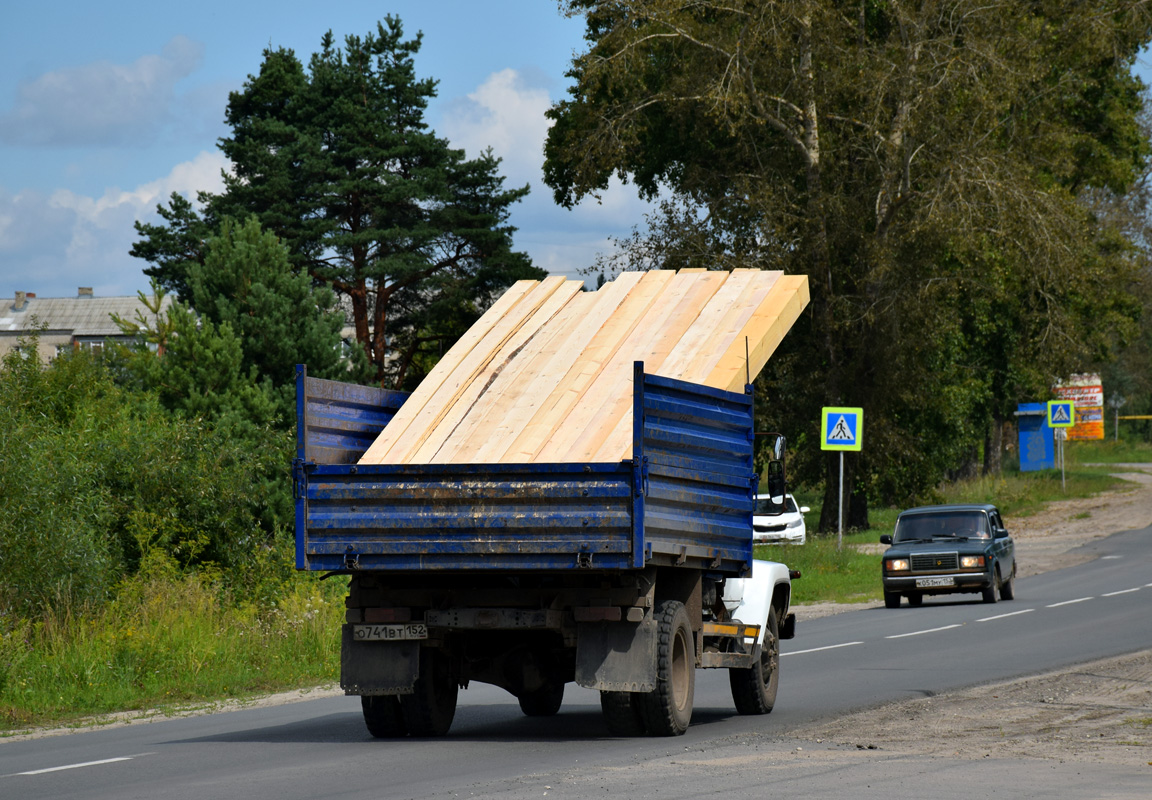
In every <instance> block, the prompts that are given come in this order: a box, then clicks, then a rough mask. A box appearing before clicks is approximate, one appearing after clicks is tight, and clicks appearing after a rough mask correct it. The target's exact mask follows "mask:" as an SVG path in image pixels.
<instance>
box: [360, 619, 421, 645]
mask: <svg viewBox="0 0 1152 800" xmlns="http://www.w3.org/2000/svg"><path fill="white" fill-rule="evenodd" d="M352 638H354V639H355V640H356V641H358V642H399V641H404V640H408V639H427V638H428V626H427V625H425V624H424V623H423V622H405V623H404V624H402V625H353V626H352Z"/></svg>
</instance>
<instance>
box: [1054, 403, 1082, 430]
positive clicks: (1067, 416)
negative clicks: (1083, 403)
mask: <svg viewBox="0 0 1152 800" xmlns="http://www.w3.org/2000/svg"><path fill="white" fill-rule="evenodd" d="M1075 424H1076V411H1075V404H1074V402H1073V401H1072V400H1049V401H1048V427H1049V428H1071V427H1072V426H1073V425H1075Z"/></svg>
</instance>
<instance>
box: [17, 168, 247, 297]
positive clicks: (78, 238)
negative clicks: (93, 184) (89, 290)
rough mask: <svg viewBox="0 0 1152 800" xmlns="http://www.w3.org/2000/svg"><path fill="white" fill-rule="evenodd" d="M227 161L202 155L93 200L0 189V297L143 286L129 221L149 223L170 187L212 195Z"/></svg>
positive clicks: (129, 290) (119, 291)
mask: <svg viewBox="0 0 1152 800" xmlns="http://www.w3.org/2000/svg"><path fill="white" fill-rule="evenodd" d="M228 166H229V165H228V161H227V159H225V158H224V156H223V155H221V154H219V153H217V152H203V153H201V154H200V155H198V156H197V157H196V158H195V159H193V160H192V161H188V162H185V163H182V164H178V165H177V166H176V167H174V168H173V169H172V170H171V171H170V172H169V173H168V174H167V175H166V176H164V177H163V178H160V179H158V180H155V181H150V182H149V183H145V184H142V185H140V186H137V187H136V188H134V189H131V190H127V191H125V190H122V189H120V188H118V187H112V188H109V189H108V190H106V191H105V192H104V194H103V195H101V196H99V197H87V196H84V195H80V194H76V193H75V192H71V191H68V190H66V189H61V190H58V191H57V192H55V193H54V194H52V195H51V196H50V197H45V196H44V195H41V194H39V193H36V192H33V191H24V192H20V193H19V194H16V195H9V194H6V193H4V192H3V191H0V258H2V259H3V264H4V268H3V273H2V276H3V278H4V279H5V280H4V284H5V285H4V286H0V297H2V296H3V295H4V294H10V293H11V292H13V291H15V290H21V291H30V292H36V293H37V294H39V295H40V296H41V297H68V296H71V295H72V294H74V293H75V291H76V287H77V286H92V287H94V288H95V291H96V293H97V294H99V295H131V294H135V292H136V291H137V289H146V288H147V286H148V280H147V278H145V276H144V274H143V270H144V268H145V267H146V266H147V265H146V264H145V263H144V262H143V261H140V260H139V259H136V258H132V257H131V256H129V255H128V251H129V250H130V249H131V247H132V245H133V244H134V243H135V242H136V239H137V236H136V231H135V229H134V227H133V224H132V223H133V222H136V221H138V220H139V221H144V222H149V221H154V220H156V219H157V217H156V215H155V209H156V206H157V205H162V204H165V203H167V200H168V197H169V196H170V195H171V194H172V192H178V193H180V194H183V195H185V196H186V197H189V198H193V199H194V198H195V196H196V192H197V191H210V192H219V191H220V190H221V188H222V185H223V184H222V180H221V178H220V171H221V170H222V169H225V168H227V167H228Z"/></svg>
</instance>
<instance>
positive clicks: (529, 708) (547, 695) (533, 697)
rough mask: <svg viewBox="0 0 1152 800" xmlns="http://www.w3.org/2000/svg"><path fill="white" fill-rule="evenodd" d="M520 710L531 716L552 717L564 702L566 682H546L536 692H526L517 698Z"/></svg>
mask: <svg viewBox="0 0 1152 800" xmlns="http://www.w3.org/2000/svg"><path fill="white" fill-rule="evenodd" d="M517 699H518V700H519V701H520V710H521V711H523V712H524V713H525V714H526V715H528V716H529V717H551V716H552V715H553V714H555V713H556V712H557V711H559V710H560V706H561V705H563V704H564V684H562V683H546V684H544V685H543V686H541V687H540V688H539V689H537V690H536V691H534V692H525V693H524V694H522V695H520V696H519V697H518V698H517Z"/></svg>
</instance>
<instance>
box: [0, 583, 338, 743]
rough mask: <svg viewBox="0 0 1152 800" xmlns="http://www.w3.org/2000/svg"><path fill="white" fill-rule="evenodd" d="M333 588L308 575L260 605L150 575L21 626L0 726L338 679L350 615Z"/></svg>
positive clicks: (0, 686) (14, 628) (1, 686)
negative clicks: (343, 630) (100, 601)
mask: <svg viewBox="0 0 1152 800" xmlns="http://www.w3.org/2000/svg"><path fill="white" fill-rule="evenodd" d="M333 583H335V582H333ZM332 595H333V592H332V590H331V589H329V588H328V587H327V586H324V587H323V588H322V586H321V584H319V583H318V582H317V581H316V580H314V579H313V580H304V579H303V578H301V579H300V580H298V581H294V582H293V583H292V586H291V588H288V589H286V591H285V592H284V596H283V597H282V599H281V600H279V601H278V602H276V603H273V604H272V605H271V606H270V607H268V608H263V609H258V608H256V607H254V606H252V605H251V604H245V603H243V602H241V603H236V602H233V601H232V600H231V599H230V598H229V597H228V593H227V592H226V591H223V590H222V589H221V588H220V587H218V586H214V585H212V584H211V583H209V582H206V581H205V580H204V579H203V578H201V577H198V576H196V575H185V576H175V575H161V576H157V575H150V576H147V577H143V578H139V579H136V580H133V581H132V582H131V583H130V584H128V585H125V586H124V587H122V588H121V591H120V593H119V595H118V596H117V599H116V600H115V601H114V602H113V603H111V604H110V605H108V606H106V607H105V608H103V609H100V610H98V611H94V612H87V611H85V610H79V609H78V610H68V609H65V610H61V611H55V612H52V613H49V614H47V615H45V616H44V617H42V618H41V619H39V620H37V621H35V622H31V621H24V622H20V623H18V624H15V625H10V627H9V629H7V630H5V631H4V632H3V634H2V638H0V733H13V732H19V731H21V730H26V729H28V728H31V727H40V726H46V725H60V724H75V723H76V721H77V720H82V719H83V718H85V717H90V716H94V715H99V714H104V713H108V712H113V711H135V710H145V709H160V710H161V711H163V710H164V709H177V708H183V707H187V706H189V705H193V706H194V705H196V704H199V703H206V702H211V701H217V700H220V699H231V698H244V697H249V696H253V695H257V694H263V693H268V692H273V691H279V690H286V689H291V688H297V687H301V686H309V685H318V684H323V683H326V682H334V681H335V680H336V679H337V677H338V675H337V665H338V663H339V646H340V624H341V623H342V622H343V616H344V611H343V603H342V602H340V599H339V598H338V597H333V596H332Z"/></svg>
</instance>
